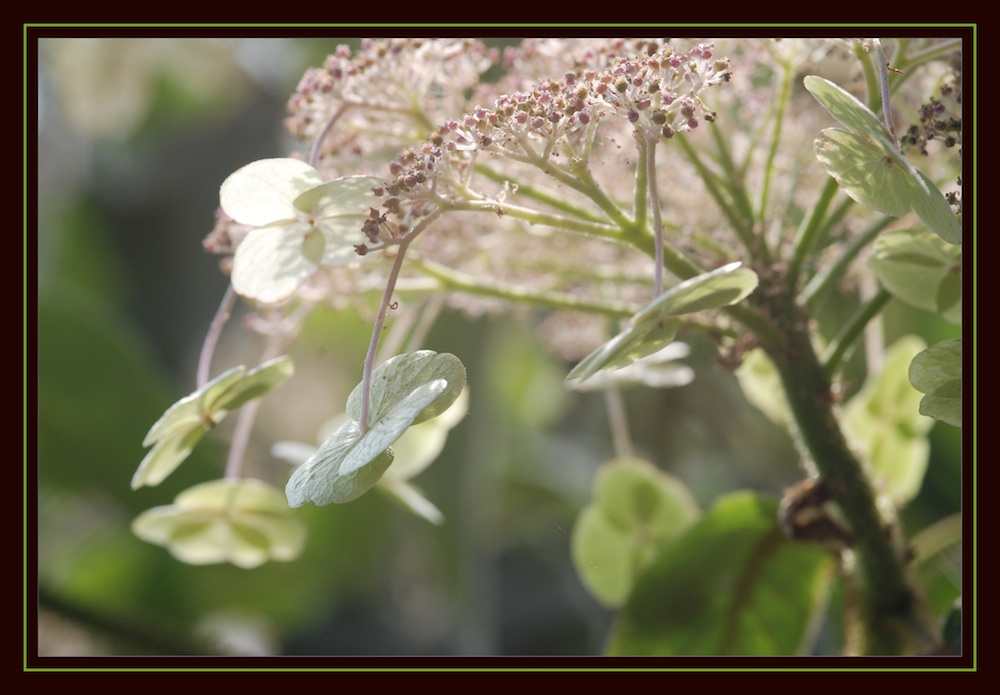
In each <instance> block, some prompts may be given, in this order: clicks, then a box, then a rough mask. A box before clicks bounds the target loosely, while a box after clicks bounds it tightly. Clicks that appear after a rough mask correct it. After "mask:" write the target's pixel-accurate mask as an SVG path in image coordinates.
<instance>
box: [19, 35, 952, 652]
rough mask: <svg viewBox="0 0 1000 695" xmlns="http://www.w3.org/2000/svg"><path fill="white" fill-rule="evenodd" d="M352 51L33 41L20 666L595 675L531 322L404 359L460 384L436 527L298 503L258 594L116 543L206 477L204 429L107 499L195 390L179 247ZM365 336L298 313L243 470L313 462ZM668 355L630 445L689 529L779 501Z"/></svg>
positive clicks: (708, 368)
mask: <svg viewBox="0 0 1000 695" xmlns="http://www.w3.org/2000/svg"><path fill="white" fill-rule="evenodd" d="M350 42H351V40H348V39H337V38H330V39H315V38H310V39H292V38H273V39H272V38H246V39H222V38H166V37H164V38H125V37H121V38H42V39H40V40H39V42H38V46H37V47H38V54H37V65H38V72H37V79H38V82H37V97H38V101H37V117H38V142H37V157H38V159H37V164H38V169H37V174H38V176H37V181H35V182H30V181H29V182H28V183H29V184H35V185H37V191H38V211H37V219H38V227H37V230H33V231H37V236H36V238H31V237H29V239H28V243H37V254H38V267H37V312H38V313H37V319H38V335H37V355H38V374H37V398H38V400H37V436H38V449H37V462H36V461H34V460H29V461H28V465H35V464H36V463H37V470H38V490H37V493H38V494H37V500H29V505H28V506H29V509H31V508H32V506H33V505H32V504H31V503H34V508H33V509H32V511H34V512H36V513H37V528H38V534H37V547H36V548H35V551H36V553H35V555H36V558H37V570H38V594H39V604H38V605H39V610H38V629H37V635H38V654H39V655H40V656H99V655H174V654H199V653H214V654H238V655H390V656H391V655H587V654H599V653H601V651H602V647H603V642H604V639H605V636H606V634H607V631H608V629H609V627H610V625H611V623H612V620H613V614H612V613H610V612H609V611H607V610H605V609H603V608H602V607H601V606H600V605H599V604H598V603H597V602H596V601H595V600H594V599H593V598H592V597H591V596H590V595H589V594H588V593H587V592H586V590H585V589H584V588H583V586H582V584H581V583H580V580H579V579H578V577H577V576H576V573H575V571H574V569H573V566H572V563H571V561H570V551H569V547H570V543H569V540H570V534H571V531H572V527H573V523H574V519H575V517H576V514H577V512H578V511H579V510H580V509H581V508H582V507H583V506H584V505H585V504H586V503H587V502H588V501H589V498H590V485H591V478H592V475H593V472H594V470H595V469H596V468H597V466H598V465H600V463H601V462H602V461H604V460H606V459H607V458H609V457H610V456H611V453H612V452H611V443H610V436H609V433H608V426H607V419H606V416H605V411H604V402H603V399H602V397H601V396H600V395H599V394H574V393H569V392H566V391H565V390H564V389H563V386H562V380H563V377H564V376H565V374H566V373H567V372H568V370H569V368H570V367H571V366H572V365H571V364H566V363H563V362H561V361H560V360H558V359H557V358H555V357H553V356H551V355H550V354H548V353H547V352H546V351H545V350H544V349H543V348H542V347H541V344H540V342H539V341H538V340H537V338H536V336H535V334H534V332H533V330H532V326H531V322H530V321H525V320H514V319H511V318H505V317H493V318H480V319H475V320H472V319H468V318H465V317H463V316H460V315H457V314H450V313H445V314H444V315H443V316H442V318H441V319H440V320H439V322H438V323H437V325H436V326H435V328H434V330H433V331H432V333H431V334H430V336H429V337H428V339H427V344H426V347H428V348H430V349H436V350H441V351H448V352H453V353H454V354H456V355H458V356H459V357H460V358H461V359H462V361H463V362H464V363H465V365H466V367H467V368H468V372H469V382H470V388H471V407H470V412H469V415H468V416H467V417H466V418H465V420H464V421H463V422H462V423H461V425H459V426H458V427H457V428H456V429H455V430H453V431H452V432H451V435H450V438H449V441H448V444H447V447H446V449H445V451H444V454H443V455H442V456H441V458H440V459H439V460H438V461H437V462H436V463H435V464H433V465H432V466H431V467H430V468H429V469H428V470H427V471H426V472H424V473H423V474H422V475H421V476H420V477H419V478H417V479H416V481H415V482H416V484H418V485H419V486H420V487H421V488H422V489H423V490H424V492H425V493H426V496H427V497H428V498H429V499H430V500H431V501H433V502H434V503H435V504H436V505H437V506H438V507H439V508H440V509H441V510H442V511H443V512H444V515H445V522H444V524H443V525H441V526H434V525H432V524H430V523H427V522H425V521H423V520H422V519H419V518H417V517H415V516H413V515H411V514H409V513H407V512H405V511H403V510H402V509H400V508H398V507H396V506H395V505H393V504H392V503H391V501H390V500H389V499H388V498H387V497H385V496H383V495H380V494H378V493H377V492H374V491H373V492H371V493H369V494H367V495H365V496H364V497H362V498H361V499H359V500H357V501H355V502H352V503H350V504H347V505H334V506H330V507H323V508H316V507H313V506H311V505H309V506H307V507H306V508H303V509H301V510H299V513H300V515H301V518H302V519H303V521H304V522H305V523H306V524H307V525H308V527H309V534H310V536H309V541H308V545H307V550H306V552H305V553H304V554H303V556H302V557H300V558H299V559H297V560H295V561H293V562H287V563H283V562H272V563H269V564H266V565H264V566H263V567H261V568H258V569H254V570H243V569H239V568H236V567H233V566H229V565H217V566H203V567H193V566H189V565H185V564H182V563H180V562H177V561H176V560H174V559H173V558H172V557H171V556H170V555H169V553H168V552H167V551H166V550H165V549H163V548H161V547H158V546H153V545H149V544H147V543H144V542H143V541H140V540H139V539H137V538H136V537H134V536H133V535H132V533H131V532H130V530H129V524H130V523H131V521H132V519H133V518H134V517H135V516H136V515H137V514H139V513H140V512H142V511H144V510H146V509H148V508H150V507H154V506H158V505H163V504H169V503H170V502H171V501H172V500H173V498H174V497H175V496H176V494H177V493H178V492H180V491H181V490H183V489H185V488H187V487H189V486H191V485H193V484H196V483H199V482H203V481H206V480H210V479H214V478H218V477H221V475H222V469H223V465H224V460H225V452H226V441H227V436H228V433H229V431H230V430H229V429H227V427H226V426H225V425H223V426H221V427H220V428H218V430H216V431H213V432H212V433H211V435H210V436H209V437H208V438H207V439H206V441H204V442H203V443H202V444H201V445H200V446H199V447H198V448H197V449H196V450H195V452H194V454H193V455H192V457H191V458H190V459H189V460H188V461H187V462H185V463H184V464H183V466H181V467H180V468H179V469H178V471H177V472H176V473H175V474H174V475H173V476H171V477H170V478H168V479H167V481H166V482H164V483H163V484H162V485H160V486H157V487H153V488H143V489H141V490H140V491H137V492H133V491H132V490H130V488H129V482H130V479H131V477H132V474H133V472H134V471H135V469H136V467H137V466H138V463H139V461H140V460H141V459H142V457H143V455H144V449H143V447H142V440H143V437H144V436H145V434H146V432H147V431H148V430H149V427H150V426H151V425H152V423H153V422H155V421H156V419H157V418H158V417H159V416H160V415H161V414H162V413H163V411H164V410H165V409H166V408H167V407H168V406H169V405H170V404H172V403H173V402H174V401H176V400H177V399H179V398H180V397H182V396H184V395H186V394H188V393H190V392H191V391H192V390H193V389H194V386H195V369H196V363H197V357H198V352H199V350H200V349H201V345H202V341H203V340H204V337H205V333H206V331H207V329H208V326H209V323H210V321H211V318H212V316H213V314H214V312H215V310H216V308H217V306H218V304H219V302H220V300H221V298H222V295H223V292H224V291H225V288H226V285H227V278H226V276H225V275H224V274H223V273H222V272H220V270H219V267H218V261H219V258H218V257H217V256H213V255H210V254H208V253H205V252H204V251H203V249H202V240H203V238H204V237H205V236H206V235H207V234H208V232H209V231H210V230H211V228H212V226H213V222H214V213H215V210H216V207H217V205H218V189H219V185H220V184H221V182H222V181H223V180H224V179H225V177H226V176H228V175H229V174H230V173H231V172H232V171H234V170H235V169H237V168H239V167H240V166H242V165H244V164H246V163H248V162H250V161H253V160H255V159H260V158H264V157H275V156H285V155H286V154H287V153H288V152H290V151H291V150H292V149H295V148H296V146H295V144H294V143H292V142H290V140H289V139H288V137H287V136H286V135H285V133H284V131H283V129H282V119H283V117H284V113H285V102H286V100H287V98H288V96H289V95H290V94H291V93H292V91H293V90H294V89H295V86H296V84H297V83H298V80H299V78H300V77H301V75H302V72H303V71H304V69H305V68H306V67H308V66H311V65H319V64H321V63H322V61H323V58H324V57H325V56H326V54H327V53H329V52H332V51H333V49H334V48H335V47H336V45H337V44H338V43H350ZM498 43H502V42H498ZM29 75H30V72H29ZM28 86H29V94H30V91H31V90H30V87H31V85H28ZM29 106H30V105H29ZM29 112H30V109H29ZM29 289H34V288H29ZM848 311H849V308H845V309H844V313H845V314H846V313H847V312H848ZM238 318H239V317H238V316H237V320H234V321H232V322H231V323H230V324H229V326H228V327H227V330H226V332H225V334H224V336H223V339H222V343H221V345H220V348H219V351H218V353H217V355H216V359H215V362H214V369H213V373H218V372H219V371H220V370H221V369H223V368H226V367H228V366H231V365H235V364H241V363H242V364H248V365H252V364H256V360H257V358H258V357H259V354H260V350H261V348H262V345H261V344H260V341H259V337H258V336H256V335H255V334H252V333H249V332H247V331H243V330H241V327H240V325H239V321H238ZM827 320H830V321H836V320H837V317H836V316H834V315H831V316H830V317H828V319H827ZM886 321H887V326H889V330H890V332H895V333H902V332H907V331H909V330H913V329H914V328H915V327H919V329H920V330H921V331H922V332H924V334H925V335H927V336H928V340H929V341H930V342H933V341H935V340H938V339H945V338H950V337H953V336H952V335H951V333H950V331H951V330H952V329H951V327H949V326H947V325H938V324H937V323H935V319H934V317H929V316H926V315H922V314H919V313H917V312H912V311H908V310H906V309H904V308H901V307H899V306H898V305H894V306H893V307H892V308H891V309H890V310H889V312H888V314H887V317H886ZM370 331H371V327H370V324H369V323H368V322H367V321H366V320H365V319H363V318H361V317H359V316H357V315H353V314H350V313H345V314H336V315H335V314H332V313H325V312H317V314H316V315H314V316H313V317H311V319H310V320H309V322H308V323H307V325H306V327H305V330H304V332H303V335H302V338H301V339H300V341H299V342H298V343H297V344H296V346H295V347H294V349H293V350H292V352H291V354H292V356H293V358H294V359H295V361H296V375H295V377H294V378H293V379H292V380H291V381H289V382H288V383H287V384H285V385H284V386H282V388H281V389H279V390H278V391H276V392H275V393H274V394H273V395H271V396H269V397H268V398H266V399H264V401H263V407H262V411H261V414H260V416H259V418H258V420H257V427H256V430H255V433H254V439H253V446H252V448H253V451H254V452H255V453H254V455H253V460H252V462H251V465H253V466H258V467H260V470H262V471H266V475H267V476H270V477H273V478H275V479H278V480H282V479H283V478H285V477H287V472H288V471H287V465H286V464H283V463H281V462H280V461H278V460H276V459H274V458H272V457H270V456H269V453H268V452H269V449H270V446H271V445H272V444H273V443H274V442H276V441H279V440H299V441H307V442H312V441H315V437H316V432H317V430H318V428H319V427H320V425H321V424H322V423H323V422H324V421H325V420H326V419H328V418H329V417H331V416H333V415H335V414H336V413H337V412H339V411H340V410H342V408H343V403H344V400H345V398H346V395H347V393H348V392H349V391H350V389H351V388H353V386H354V384H355V383H357V381H358V380H359V379H360V373H361V363H362V360H363V357H364V350H365V348H366V346H367V342H368V339H369V337H370ZM936 332H939V333H940V336H939V337H935V334H936ZM691 347H692V351H691V355H690V357H689V358H688V359H686V360H685V361H686V362H687V363H688V364H690V365H691V366H692V367H693V368H694V369H695V372H696V375H697V376H696V378H695V380H694V382H693V383H692V384H690V385H687V386H684V387H681V388H677V389H670V390H661V391H653V390H649V389H636V390H630V391H627V392H626V393H625V396H626V406H627V408H628V412H629V417H630V423H631V427H632V433H633V436H634V439H635V442H636V445H637V447H638V448H639V450H640V452H641V453H643V454H645V455H647V456H649V457H650V458H651V459H652V460H654V461H655V462H656V463H657V465H659V466H660V467H661V468H663V469H665V470H668V471H670V472H672V473H674V474H676V475H678V476H679V477H680V478H682V479H683V480H684V482H685V483H686V484H687V485H688V486H689V487H690V488H691V490H692V491H693V492H694V494H695V496H696V498H697V499H698V501H699V502H700V503H701V504H702V505H703V506H708V505H709V504H710V503H711V501H712V500H713V499H714V498H715V497H716V496H718V495H719V494H720V493H722V492H726V491H729V490H735V489H743V488H751V489H755V490H758V491H761V492H764V493H767V494H773V495H774V496H775V497H778V496H780V494H781V492H782V490H783V488H784V487H786V486H788V485H791V484H792V483H794V482H795V481H796V480H798V479H800V478H801V471H800V470H799V469H798V466H797V463H796V455H795V452H794V449H793V447H792V445H791V442H790V440H789V439H788V437H787V435H786V434H784V433H783V432H781V431H779V430H778V429H777V428H775V427H774V426H772V425H771V424H770V422H769V421H768V420H766V419H765V418H764V417H763V416H762V415H760V414H759V413H758V412H757V411H755V410H753V409H752V408H751V407H750V406H749V405H747V404H746V402H745V400H744V399H743V396H742V395H741V393H740V391H739V389H738V387H737V384H736V381H735V378H734V377H733V376H732V375H731V374H729V373H726V372H723V371H721V370H720V369H718V367H717V366H716V365H715V362H714V355H713V350H712V346H711V345H709V344H707V343H706V344H703V343H701V342H699V341H698V340H695V339H692V340H691ZM230 426H231V423H230ZM958 436H959V435H958V433H957V432H955V431H954V430H952V429H950V428H946V427H942V426H937V427H935V429H934V431H933V434H932V439H933V442H934V443H933V449H932V452H933V453H932V460H931V463H930V467H929V473H928V476H927V479H926V482H925V485H924V488H923V491H922V493H921V495H920V497H919V498H918V499H917V500H916V501H915V503H914V504H913V505H911V507H910V508H908V509H907V510H906V516H905V518H904V522H905V523H906V524H907V526H908V528H910V529H911V530H919V529H921V528H923V527H924V526H926V525H927V524H929V523H930V522H931V521H934V520H936V519H938V518H940V517H942V516H944V515H945V514H948V513H951V512H954V511H957V510H959V509H960V505H961V499H960V472H959V471H960V469H959V466H960V461H959V459H958V458H957V456H956V455H954V454H948V453H942V452H955V451H958V450H959V447H958V444H957V442H958ZM31 453H33V452H29V454H31ZM29 556H31V553H30V552H29ZM29 634H30V633H29Z"/></svg>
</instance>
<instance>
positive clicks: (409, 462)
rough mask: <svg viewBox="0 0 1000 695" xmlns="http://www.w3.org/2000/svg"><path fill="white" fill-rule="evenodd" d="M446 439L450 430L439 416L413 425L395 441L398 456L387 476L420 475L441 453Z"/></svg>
mask: <svg viewBox="0 0 1000 695" xmlns="http://www.w3.org/2000/svg"><path fill="white" fill-rule="evenodd" d="M446 441H448V430H446V429H445V428H444V427H442V426H441V425H440V424H439V423H438V419H437V418H434V419H433V420H428V421H426V422H421V423H420V424H419V425H413V426H412V427H410V428H409V429H408V430H406V431H405V432H403V434H402V436H401V437H400V438H399V439H397V440H396V441H395V442H394V443H393V445H392V450H393V451H394V452H395V453H396V458H395V461H394V462H393V465H392V466H391V467H390V468H389V470H387V471H386V472H385V478H391V479H393V480H409V479H410V478H412V477H414V476H416V475H418V474H419V473H421V472H422V471H423V470H424V469H425V468H427V466H429V465H431V463H433V462H434V459H436V458H437V457H438V456H440V455H441V451H442V450H443V449H444V444H445V442H446Z"/></svg>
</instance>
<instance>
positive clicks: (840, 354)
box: [823, 288, 892, 378]
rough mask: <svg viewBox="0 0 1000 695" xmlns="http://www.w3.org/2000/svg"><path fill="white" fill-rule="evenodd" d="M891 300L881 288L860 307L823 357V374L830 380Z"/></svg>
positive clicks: (890, 296) (887, 293) (889, 295)
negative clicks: (873, 320)
mask: <svg viewBox="0 0 1000 695" xmlns="http://www.w3.org/2000/svg"><path fill="white" fill-rule="evenodd" d="M891 299H892V295H891V294H889V292H887V291H886V290H885V288H880V289H879V291H878V293H877V294H876V295H875V296H874V297H872V299H871V301H869V302H867V303H866V304H865V305H864V306H861V307H859V308H858V310H857V311H856V312H855V313H854V315H853V316H852V317H851V318H850V319H848V321H847V323H846V324H844V327H843V328H842V329H841V331H840V333H838V334H837V335H836V337H834V339H833V340H832V341H831V342H830V344H829V345H828V346H827V349H826V354H825V356H824V357H823V372H824V373H825V374H826V376H827V377H828V378H832V377H833V375H834V374H835V373H836V371H837V368H838V367H839V366H840V364H841V362H842V361H843V358H844V355H845V354H846V352H847V351H848V350H849V349H850V348H851V346H853V345H854V344H855V341H857V339H858V336H860V335H861V334H862V333H863V332H864V330H865V326H867V325H868V323H869V322H870V321H871V320H872V319H873V318H875V317H876V316H878V315H879V313H881V311H882V310H883V309H884V308H885V307H886V305H887V304H888V303H889V300H891Z"/></svg>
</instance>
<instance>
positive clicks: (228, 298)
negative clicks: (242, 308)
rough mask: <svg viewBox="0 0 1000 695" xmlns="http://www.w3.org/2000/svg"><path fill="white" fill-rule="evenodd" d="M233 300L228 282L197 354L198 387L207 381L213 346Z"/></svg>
mask: <svg viewBox="0 0 1000 695" xmlns="http://www.w3.org/2000/svg"><path fill="white" fill-rule="evenodd" d="M235 301H236V293H235V292H234V291H233V286H232V284H230V285H229V286H228V287H227V288H226V292H225V294H223V295H222V302H221V303H220V304H219V308H218V310H216V312H215V317H214V318H213V319H212V323H211V324H210V325H209V327H208V333H207V334H206V335H205V343H204V344H203V345H202V347H201V354H200V355H199V356H198V372H197V376H196V383H197V387H198V388H199V389H200V388H202V387H204V386H205V384H207V383H208V376H209V373H210V370H211V367H212V356H213V355H214V354H215V346H216V345H217V344H218V342H219V336H220V335H221V334H222V327H223V326H225V325H226V321H228V320H229V315H230V314H231V313H232V311H233V304H234V303H235Z"/></svg>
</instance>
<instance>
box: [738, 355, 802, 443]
mask: <svg viewBox="0 0 1000 695" xmlns="http://www.w3.org/2000/svg"><path fill="white" fill-rule="evenodd" d="M735 373H736V380H737V381H738V382H739V385H740V390H741V391H743V395H744V397H745V398H746V399H747V401H748V402H749V403H750V404H751V405H752V406H754V407H755V408H757V410H759V411H760V412H762V413H763V414H764V415H766V416H767V418H768V419H769V420H771V422H773V423H774V424H776V425H780V426H782V427H788V426H790V425H791V423H792V422H793V419H792V412H791V409H790V408H789V407H788V400H787V399H786V398H785V391H784V388H783V387H782V385H781V377H780V376H779V375H778V370H777V369H775V368H774V363H773V362H772V361H771V359H770V358H769V357H768V356H767V353H765V352H764V351H763V350H762V349H760V348H754V349H753V350H751V351H750V352H748V353H747V354H746V355H745V356H744V357H743V363H742V364H741V365H740V366H739V367H737V369H736V372H735Z"/></svg>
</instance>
